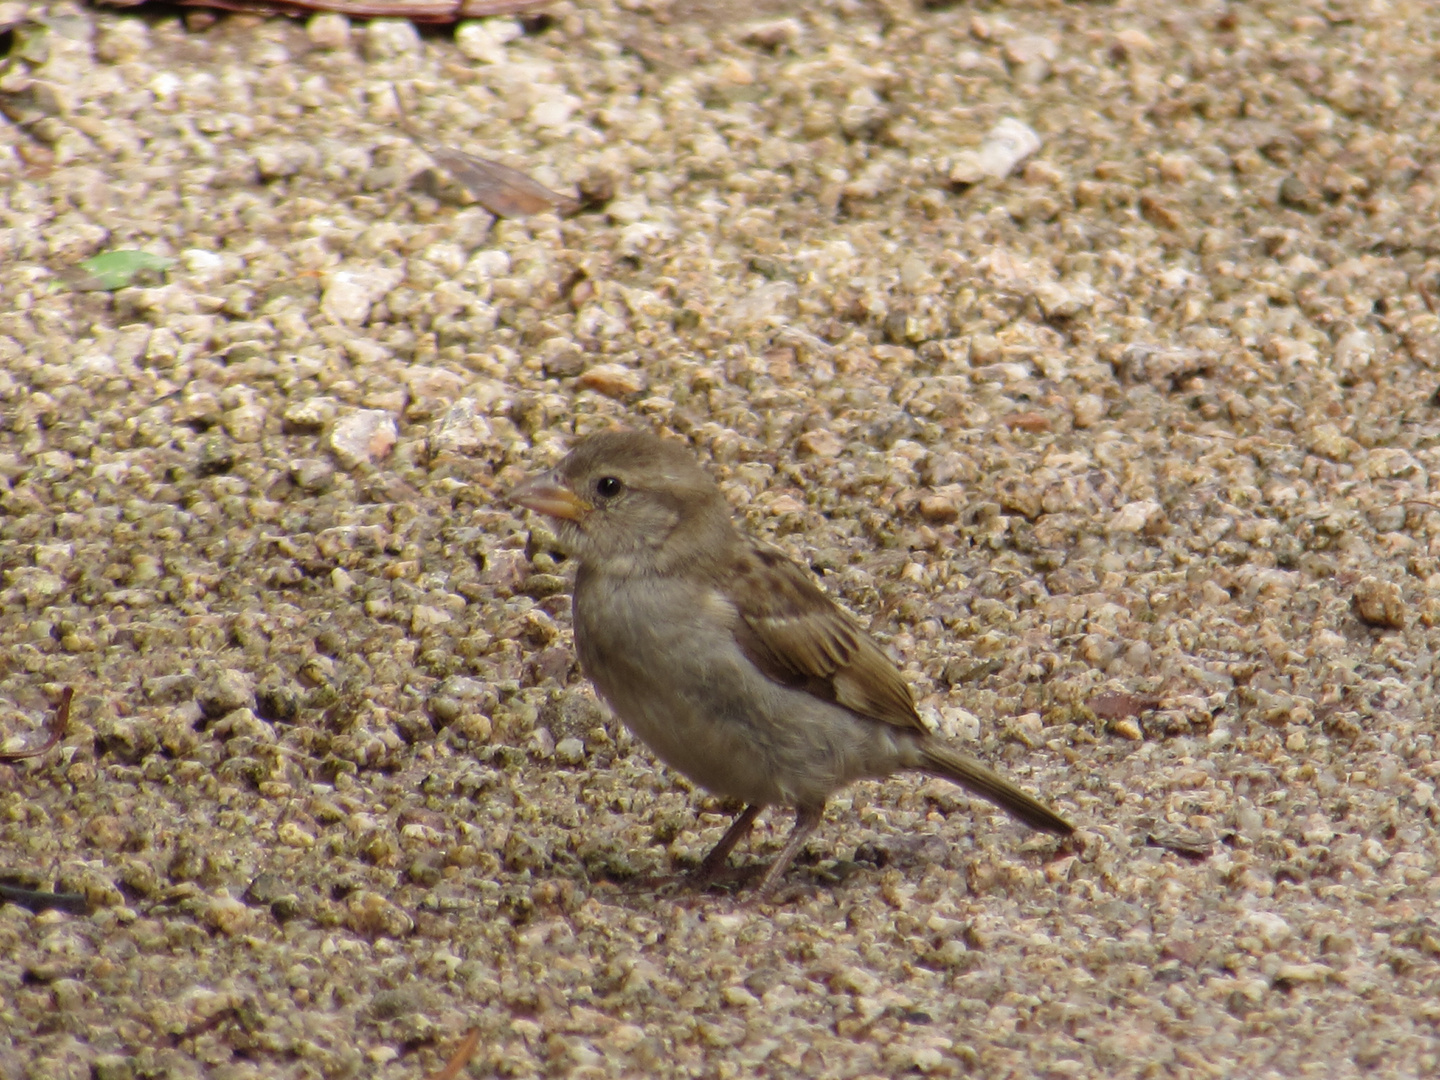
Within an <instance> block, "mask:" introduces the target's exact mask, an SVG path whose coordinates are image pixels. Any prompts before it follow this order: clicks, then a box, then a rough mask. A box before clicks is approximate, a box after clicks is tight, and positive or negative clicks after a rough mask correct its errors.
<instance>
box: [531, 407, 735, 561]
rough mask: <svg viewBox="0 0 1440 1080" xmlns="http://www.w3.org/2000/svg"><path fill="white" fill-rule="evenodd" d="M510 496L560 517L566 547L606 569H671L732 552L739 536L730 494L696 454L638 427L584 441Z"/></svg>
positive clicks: (560, 530)
mask: <svg viewBox="0 0 1440 1080" xmlns="http://www.w3.org/2000/svg"><path fill="white" fill-rule="evenodd" d="M510 500H511V501H512V502H515V503H518V504H519V505H521V506H524V507H527V508H528V509H531V510H535V511H538V512H539V513H542V514H546V515H548V516H549V517H551V518H554V519H555V521H556V522H557V524H558V526H559V536H560V542H561V544H562V545H563V546H564V547H565V549H566V550H567V551H568V552H569V553H570V554H571V555H573V556H575V557H576V558H577V559H579V560H580V562H581V564H582V565H584V566H588V567H591V568H593V569H594V570H597V571H600V572H603V573H615V574H625V575H638V574H647V573H669V572H672V571H674V570H675V569H677V568H679V567H680V566H683V565H684V564H686V563H687V562H694V561H696V560H700V559H704V558H707V557H712V556H713V555H714V554H716V553H719V552H723V551H725V550H727V549H728V546H729V544H730V542H731V541H732V539H733V537H734V535H735V534H734V526H733V525H732V524H731V521H730V511H729V506H728V505H727V504H726V502H725V498H724V496H723V495H721V494H720V490H719V488H717V487H716V486H715V481H714V479H713V478H712V477H711V476H710V474H709V473H707V472H706V471H705V470H704V469H702V468H701V467H700V465H699V463H698V462H696V460H695V458H694V456H693V455H692V454H691V453H690V451H689V450H687V449H686V448H685V447H683V446H681V445H680V444H679V443H676V442H672V441H669V440H666V439H661V438H659V437H657V436H655V435H648V434H644V433H642V432H638V431H607V432H603V433H601V434H598V435H591V436H588V437H587V438H585V439H582V440H581V441H580V442H579V443H577V444H576V446H575V448H574V449H573V450H571V451H570V453H569V454H568V455H566V457H565V459H564V460H563V461H561V462H560V464H559V465H557V466H556V467H555V468H554V469H552V470H551V471H550V472H548V473H544V474H542V475H540V476H536V477H533V478H532V479H530V480H528V481H526V482H525V483H524V484H521V485H520V486H519V487H518V488H516V489H515V490H514V491H512V492H511V493H510Z"/></svg>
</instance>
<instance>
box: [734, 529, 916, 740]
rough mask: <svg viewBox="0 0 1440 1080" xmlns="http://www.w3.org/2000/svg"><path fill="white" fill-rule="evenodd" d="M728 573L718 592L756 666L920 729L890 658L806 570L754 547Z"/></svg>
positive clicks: (907, 692) (874, 715)
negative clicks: (731, 607) (734, 617)
mask: <svg viewBox="0 0 1440 1080" xmlns="http://www.w3.org/2000/svg"><path fill="white" fill-rule="evenodd" d="M727 569H728V571H729V573H728V574H727V576H726V578H725V580H723V581H722V582H720V587H721V589H723V591H724V593H725V596H726V598H727V599H728V600H729V601H730V603H731V604H733V605H734V607H735V610H736V611H737V612H738V613H739V616H740V617H739V619H738V620H737V621H736V624H735V640H736V642H737V643H738V644H739V646H740V648H741V650H742V651H743V652H744V653H745V655H746V656H747V657H749V659H750V661H751V662H752V663H754V664H755V666H756V667H758V668H759V669H760V670H761V671H763V672H764V673H765V674H766V675H768V676H769V677H770V678H772V679H774V680H775V681H776V682H779V683H783V684H785V685H786V686H794V687H797V688H800V689H804V690H807V691H809V692H810V693H812V694H814V695H815V696H816V697H819V698H823V699H825V700H826V701H833V702H835V703H836V704H837V705H843V706H844V707H845V708H847V709H850V710H852V711H854V712H857V713H860V714H861V715H862V716H868V717H870V718H871V719H874V720H879V721H882V722H883V723H886V724H893V725H895V726H896V727H902V728H916V729H917V730H920V731H923V730H925V729H924V725H923V724H922V723H921V722H920V717H919V715H918V714H917V713H916V712H915V699H914V698H913V697H912V696H911V694H910V687H909V686H908V685H906V683H905V680H904V679H902V678H901V677H900V672H899V671H897V670H896V668H895V665H894V664H893V663H891V661H890V658H889V657H887V656H886V655H885V653H884V652H883V651H882V650H881V648H880V646H879V645H877V644H876V643H875V640H874V639H873V638H872V637H870V635H869V634H867V633H866V632H865V631H864V630H862V629H861V628H860V627H859V626H858V625H857V624H856V623H855V620H854V619H852V618H850V616H849V615H847V614H846V613H845V612H843V611H841V610H840V608H839V607H837V606H836V605H835V602H834V601H833V600H831V599H830V597H828V596H826V595H825V593H823V592H822V591H821V590H820V589H819V587H818V586H816V584H815V583H814V582H813V581H812V580H811V579H810V577H809V575H807V574H806V573H805V571H804V570H802V569H801V568H800V567H799V566H797V565H795V563H793V562H792V561H790V559H788V558H786V557H785V555H783V554H782V553H781V552H779V551H777V550H776V549H774V548H771V547H768V546H766V545H763V544H758V543H754V542H751V543H748V544H745V545H742V546H741V547H740V549H739V551H738V552H737V553H736V556H735V559H734V561H733V563H732V564H731V565H730V566H729V567H727Z"/></svg>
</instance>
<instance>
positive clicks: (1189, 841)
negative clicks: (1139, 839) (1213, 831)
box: [1145, 832, 1213, 862]
mask: <svg viewBox="0 0 1440 1080" xmlns="http://www.w3.org/2000/svg"><path fill="white" fill-rule="evenodd" d="M1145 843H1146V844H1147V845H1148V846H1150V847H1158V848H1164V849H1165V850H1166V851H1173V852H1174V853H1175V854H1176V855H1179V856H1180V857H1181V858H1183V859H1193V860H1194V861H1196V862H1199V861H1200V860H1202V859H1208V858H1209V857H1210V855H1211V854H1212V849H1213V844H1212V843H1211V842H1210V841H1208V840H1202V839H1201V838H1200V837H1198V836H1190V835H1184V836H1182V835H1181V834H1179V833H1165V834H1160V833H1153V832H1152V833H1146V834H1145Z"/></svg>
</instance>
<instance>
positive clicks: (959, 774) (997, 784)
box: [918, 743, 1075, 836]
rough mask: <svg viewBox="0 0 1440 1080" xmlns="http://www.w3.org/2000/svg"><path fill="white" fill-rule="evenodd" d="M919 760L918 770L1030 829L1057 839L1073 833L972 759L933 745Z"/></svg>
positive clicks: (922, 750) (1057, 817)
mask: <svg viewBox="0 0 1440 1080" xmlns="http://www.w3.org/2000/svg"><path fill="white" fill-rule="evenodd" d="M920 757H921V763H920V764H919V766H918V767H919V768H920V769H921V770H923V771H924V772H927V773H929V774H930V775H932V776H940V777H944V778H945V779H946V780H951V781H954V782H955V783H957V784H959V785H960V786H961V787H963V788H968V789H969V790H970V791H973V792H974V793H975V794H976V795H979V796H980V797H981V798H985V799H989V800H990V801H991V802H992V803H994V804H995V805H996V806H999V807H1001V808H1002V809H1004V810H1008V811H1009V812H1010V813H1011V814H1014V815H1015V816H1016V817H1017V818H1019V819H1020V820H1021V821H1023V822H1025V824H1026V825H1029V826H1030V827H1031V828H1032V829H1042V830H1044V831H1045V832H1049V833H1055V834H1057V835H1059V836H1069V835H1070V834H1071V833H1072V832H1074V831H1075V826H1073V825H1071V824H1070V823H1069V822H1068V821H1066V820H1065V819H1064V818H1062V817H1061V816H1060V815H1059V814H1057V813H1055V811H1054V810H1051V809H1050V808H1049V807H1048V806H1046V805H1045V804H1044V803H1042V802H1041V801H1040V800H1039V799H1036V798H1034V797H1032V796H1030V795H1027V794H1025V792H1023V791H1021V790H1020V789H1019V788H1018V787H1016V786H1015V785H1014V784H1012V783H1011V782H1010V781H1009V780H1006V779H1005V778H1004V777H1003V776H1001V775H1000V774H999V773H996V772H993V771H992V770H990V769H988V768H986V767H985V766H984V765H982V764H980V762H978V761H976V760H975V759H974V758H970V757H966V756H965V755H964V754H962V753H960V752H959V751H957V750H951V749H950V748H949V747H946V746H940V745H937V744H934V743H928V744H926V745H925V746H923V747H921V748H920Z"/></svg>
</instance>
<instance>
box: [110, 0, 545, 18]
mask: <svg viewBox="0 0 1440 1080" xmlns="http://www.w3.org/2000/svg"><path fill="white" fill-rule="evenodd" d="M103 2H104V3H107V4H109V5H110V6H112V7H138V6H139V5H140V4H143V3H145V0H103ZM552 2H553V0H179V3H180V6H181V7H205V8H218V9H220V10H222V11H247V12H251V13H252V14H256V15H292V16H296V17H300V16H305V15H309V14H311V13H312V12H316V11H337V12H339V13H340V14H341V15H349V16H350V17H351V18H359V19H373V18H388V19H409V20H410V21H411V22H417V23H450V22H455V21H456V20H458V19H480V18H484V17H486V16H488V15H517V14H519V13H520V12H523V11H534V10H535V9H536V8H542V7H545V6H547V5H548V4H550V3H552Z"/></svg>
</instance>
